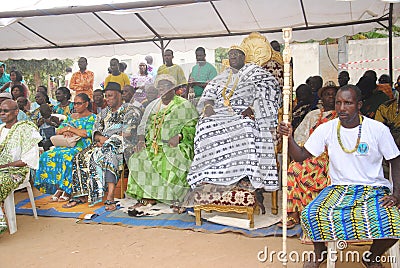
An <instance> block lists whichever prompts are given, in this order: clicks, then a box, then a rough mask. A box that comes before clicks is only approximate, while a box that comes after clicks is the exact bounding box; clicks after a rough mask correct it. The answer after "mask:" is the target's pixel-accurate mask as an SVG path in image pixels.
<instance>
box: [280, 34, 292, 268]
mask: <svg viewBox="0 0 400 268" xmlns="http://www.w3.org/2000/svg"><path fill="white" fill-rule="evenodd" d="M282 31H283V40H285V49H284V50H283V62H284V65H283V77H284V83H283V122H285V123H288V122H289V106H290V100H291V86H290V59H291V50H290V45H289V41H290V39H292V29H291V28H284V29H282ZM282 138H283V141H282V142H283V143H282V224H283V228H282V252H283V253H284V258H283V259H284V261H283V262H282V265H283V266H284V267H286V266H287V243H286V238H287V165H288V137H287V136H283V137H282Z"/></svg>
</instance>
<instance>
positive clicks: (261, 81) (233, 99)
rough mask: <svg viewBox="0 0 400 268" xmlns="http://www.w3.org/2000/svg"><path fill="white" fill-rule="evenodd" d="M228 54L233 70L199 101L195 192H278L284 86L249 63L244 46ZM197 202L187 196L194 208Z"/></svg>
mask: <svg viewBox="0 0 400 268" xmlns="http://www.w3.org/2000/svg"><path fill="white" fill-rule="evenodd" d="M228 56H229V65H230V66H229V67H228V68H227V69H225V70H224V71H223V72H222V73H221V74H220V75H218V76H216V77H215V78H214V79H213V80H211V81H210V82H209V84H208V85H207V86H206V88H205V89H204V92H203V95H202V96H201V98H200V100H199V104H198V110H199V112H200V113H201V116H200V119H199V121H198V123H197V127H196V135H195V140H194V152H195V155H194V159H193V162H192V165H191V167H190V171H189V174H188V177H187V179H188V182H189V184H190V186H191V187H192V188H193V189H194V191H193V193H194V194H196V192H198V190H200V189H201V187H203V186H205V187H215V188H218V189H221V188H224V187H225V188H224V189H226V190H227V191H228V190H229V189H230V188H232V187H235V186H237V185H238V183H239V182H240V183H239V184H240V187H241V188H242V187H243V186H246V188H247V189H249V190H255V189H259V188H263V189H265V190H267V191H273V190H277V189H278V170H277V165H276V160H275V151H274V142H273V134H274V131H275V127H276V126H277V121H278V109H279V107H280V105H281V91H280V89H279V84H278V82H277V80H276V79H275V78H274V76H273V75H271V74H270V73H269V72H267V71H266V70H264V69H263V68H262V67H260V66H259V65H256V64H253V63H249V64H245V50H244V49H243V48H242V47H240V46H232V47H231V48H230V50H229V52H228ZM242 179H243V180H242ZM211 185H212V186H211ZM217 191H219V190H217ZM193 198H194V196H193V195H192V196H190V195H189V196H187V198H186V201H187V202H189V205H193V204H190V201H191V199H192V200H193ZM185 205H188V204H185Z"/></svg>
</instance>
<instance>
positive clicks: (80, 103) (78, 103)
mask: <svg viewBox="0 0 400 268" xmlns="http://www.w3.org/2000/svg"><path fill="white" fill-rule="evenodd" d="M85 102H87V101H84V102H79V101H76V102H74V105H79V106H81V105H82V104H84V103H85Z"/></svg>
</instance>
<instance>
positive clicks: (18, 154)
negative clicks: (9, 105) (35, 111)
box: [0, 121, 42, 233]
mask: <svg viewBox="0 0 400 268" xmlns="http://www.w3.org/2000/svg"><path fill="white" fill-rule="evenodd" d="M41 139H42V137H41V136H40V134H39V132H38V130H37V127H36V126H35V124H33V123H32V122H30V121H19V122H17V123H15V124H14V125H13V126H12V127H11V128H10V129H6V128H5V124H2V125H1V126H0V165H3V164H8V163H11V162H14V161H17V160H22V161H23V162H24V163H26V164H27V166H25V167H18V168H17V167H8V168H2V169H0V233H2V232H3V231H5V230H6V229H7V224H6V219H5V217H4V214H3V211H2V209H1V205H2V203H3V201H4V200H5V199H6V198H7V196H8V195H9V194H10V193H11V192H12V191H13V190H15V189H16V188H17V187H18V186H19V185H20V184H21V183H22V182H23V181H24V179H25V177H26V174H27V173H28V172H29V168H33V169H37V166H38V162H39V147H38V145H37V144H38V142H39V141H40V140H41Z"/></svg>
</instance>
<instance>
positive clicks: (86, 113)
mask: <svg viewBox="0 0 400 268" xmlns="http://www.w3.org/2000/svg"><path fill="white" fill-rule="evenodd" d="M90 105H91V104H90V99H89V97H88V95H86V94H85V93H81V94H78V95H77V96H76V97H75V103H74V106H75V111H76V112H75V113H73V114H70V115H68V117H67V119H66V120H65V121H64V122H63V123H62V124H61V125H60V126H59V127H58V129H57V131H56V134H58V135H64V136H67V137H69V136H71V135H73V134H75V135H78V136H80V137H82V138H81V139H80V140H79V141H78V142H77V143H76V145H75V147H55V148H53V149H52V150H49V151H47V152H44V153H43V154H42V155H41V156H40V162H39V170H38V171H37V172H36V178H35V182H34V186H35V187H36V188H37V189H39V190H40V191H41V192H43V193H50V194H53V196H52V197H51V201H53V202H57V201H68V199H69V196H70V195H71V192H72V162H73V158H74V156H75V155H76V154H77V153H78V152H80V151H82V150H83V149H85V148H86V147H87V146H89V144H90V143H91V136H92V129H93V125H94V122H95V119H96V116H95V115H94V114H92V112H91V111H90Z"/></svg>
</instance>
